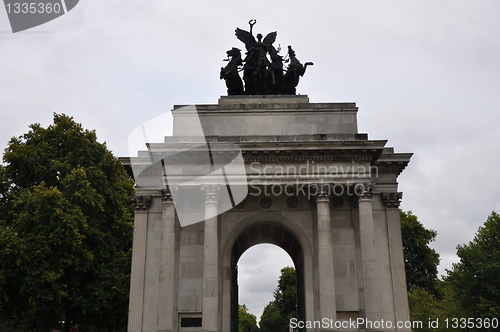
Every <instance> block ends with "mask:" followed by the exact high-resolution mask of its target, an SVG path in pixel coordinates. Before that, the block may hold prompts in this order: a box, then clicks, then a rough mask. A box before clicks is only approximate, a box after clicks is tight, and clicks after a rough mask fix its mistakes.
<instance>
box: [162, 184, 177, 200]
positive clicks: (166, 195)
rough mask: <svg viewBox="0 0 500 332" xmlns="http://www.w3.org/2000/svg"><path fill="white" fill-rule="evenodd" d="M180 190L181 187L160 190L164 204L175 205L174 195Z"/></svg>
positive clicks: (167, 187)
mask: <svg viewBox="0 0 500 332" xmlns="http://www.w3.org/2000/svg"><path fill="white" fill-rule="evenodd" d="M178 190H179V186H172V187H170V186H165V188H164V189H160V190H158V191H159V192H160V196H161V200H162V202H164V203H173V202H174V199H173V196H172V194H173V193H176V192H177V191H178Z"/></svg>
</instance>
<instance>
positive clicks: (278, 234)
mask: <svg viewBox="0 0 500 332" xmlns="http://www.w3.org/2000/svg"><path fill="white" fill-rule="evenodd" d="M262 243H269V244H274V245H276V246H278V247H280V248H282V249H283V250H285V251H286V252H287V253H288V254H289V255H290V257H291V258H292V261H293V263H294V265H295V270H296V279H297V318H298V319H299V320H305V287H304V280H305V279H304V253H303V250H302V245H301V244H300V242H299V240H298V238H297V236H296V235H295V234H294V233H293V231H292V230H291V229H289V228H288V227H286V226H285V225H284V224H282V223H279V222H276V221H258V222H254V223H252V224H251V225H249V226H248V227H246V228H245V229H244V230H242V231H241V233H240V235H239V236H238V237H237V238H236V240H235V241H234V243H233V245H232V250H231V331H232V332H236V331H238V270H237V263H238V260H239V259H240V257H241V255H242V254H243V253H244V252H245V251H246V250H248V249H249V248H251V247H253V246H255V245H258V244H262Z"/></svg>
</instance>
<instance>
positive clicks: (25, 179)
mask: <svg viewBox="0 0 500 332" xmlns="http://www.w3.org/2000/svg"><path fill="white" fill-rule="evenodd" d="M3 159H4V162H5V163H6V165H5V166H4V167H2V168H0V177H2V178H3V179H2V185H1V186H0V190H1V192H0V205H1V207H0V212H3V218H2V219H3V220H2V221H0V321H1V320H5V321H7V322H9V323H10V325H11V326H14V327H17V328H22V329H33V328H36V329H37V331H42V332H44V331H48V330H49V329H50V328H51V327H56V326H57V325H58V322H59V321H66V322H68V323H70V322H71V321H73V322H76V323H78V324H79V327H80V328H82V329H83V330H94V331H121V330H124V329H125V328H126V319H127V311H128V310H127V309H128V292H129V274H130V254H131V241H132V207H131V206H130V199H129V197H130V195H132V194H133V181H132V180H131V179H130V177H129V176H128V175H127V174H126V172H125V170H124V168H123V165H121V163H120V162H119V161H118V159H117V158H115V157H114V156H113V155H112V154H111V152H110V151H109V150H107V148H106V145H105V144H102V143H99V142H98V141H97V136H96V133H95V132H94V131H88V130H84V129H83V128H82V126H81V125H80V124H77V123H75V122H74V120H73V118H71V117H68V116H66V115H58V114H54V124H52V125H50V126H49V127H48V128H42V127H41V126H40V125H39V124H33V125H31V126H30V131H29V132H28V133H26V134H24V135H22V136H20V137H17V138H12V139H11V140H10V142H9V146H8V147H7V149H6V150H5V153H4V158H3ZM66 325H67V326H66V328H68V326H69V324H66Z"/></svg>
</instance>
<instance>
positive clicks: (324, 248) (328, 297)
mask: <svg viewBox="0 0 500 332" xmlns="http://www.w3.org/2000/svg"><path fill="white" fill-rule="evenodd" d="M313 186H315V187H316V189H317V195H316V211H317V218H318V219H317V228H318V229H317V232H318V234H317V235H318V274H319V301H320V302H319V307H320V312H321V317H320V318H321V319H324V318H328V319H332V320H333V321H335V320H336V319H337V310H336V300H335V277H334V267H333V247H332V230H331V227H332V226H331V223H330V193H331V186H330V184H323V183H322V184H315V185H313Z"/></svg>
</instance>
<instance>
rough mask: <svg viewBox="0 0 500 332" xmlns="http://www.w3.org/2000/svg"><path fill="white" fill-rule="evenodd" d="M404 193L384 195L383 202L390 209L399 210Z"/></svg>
mask: <svg viewBox="0 0 500 332" xmlns="http://www.w3.org/2000/svg"><path fill="white" fill-rule="evenodd" d="M402 197H403V193H395V192H393V193H382V200H383V202H384V205H385V206H386V207H388V208H397V207H399V204H400V203H401V198H402Z"/></svg>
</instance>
